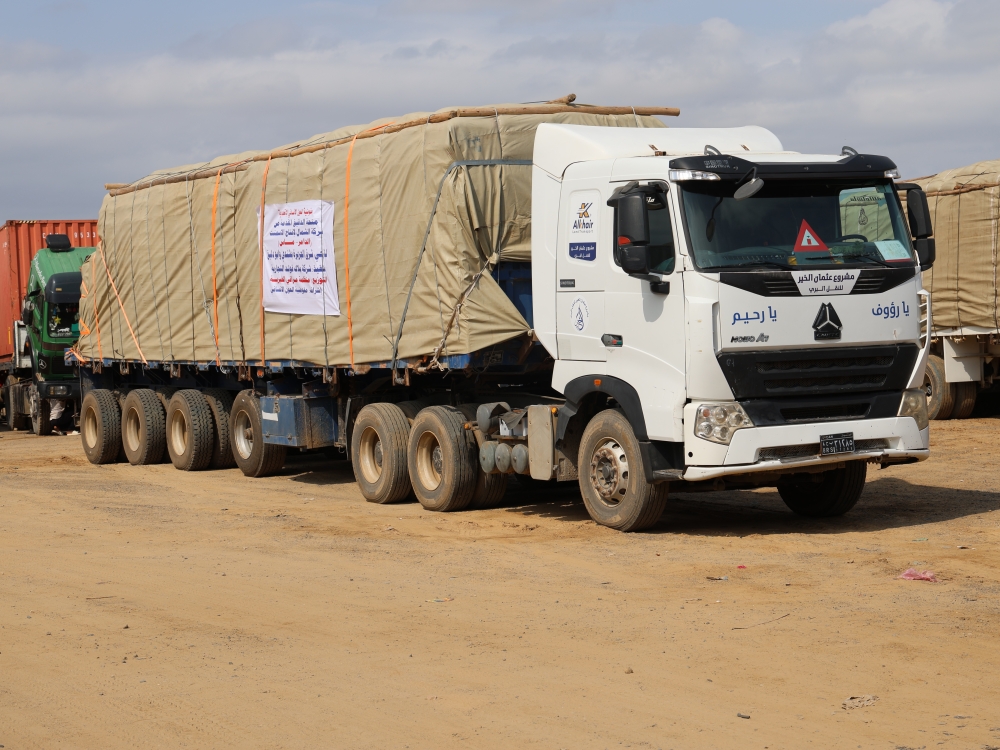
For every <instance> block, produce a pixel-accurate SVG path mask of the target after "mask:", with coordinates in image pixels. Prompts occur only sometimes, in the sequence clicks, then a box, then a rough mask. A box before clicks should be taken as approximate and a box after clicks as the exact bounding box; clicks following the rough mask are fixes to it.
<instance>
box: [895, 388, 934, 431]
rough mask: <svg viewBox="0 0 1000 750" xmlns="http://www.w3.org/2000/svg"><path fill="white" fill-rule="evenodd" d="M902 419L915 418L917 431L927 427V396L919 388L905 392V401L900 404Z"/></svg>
mask: <svg viewBox="0 0 1000 750" xmlns="http://www.w3.org/2000/svg"><path fill="white" fill-rule="evenodd" d="M899 416H900V417H913V418H914V419H915V420H917V429H918V430H923V429H924V428H926V427H927V424H928V423H927V394H926V393H924V392H923V391H922V390H921V389H919V388H911V389H910V390H908V391H903V400H902V402H901V403H900V404H899Z"/></svg>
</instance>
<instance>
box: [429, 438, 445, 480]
mask: <svg viewBox="0 0 1000 750" xmlns="http://www.w3.org/2000/svg"><path fill="white" fill-rule="evenodd" d="M431 464H433V466H434V471H436V472H437V473H438V474H442V473H444V456H442V455H441V446H440V445H435V446H434V450H433V451H431Z"/></svg>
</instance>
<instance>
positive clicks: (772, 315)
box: [732, 305, 778, 325]
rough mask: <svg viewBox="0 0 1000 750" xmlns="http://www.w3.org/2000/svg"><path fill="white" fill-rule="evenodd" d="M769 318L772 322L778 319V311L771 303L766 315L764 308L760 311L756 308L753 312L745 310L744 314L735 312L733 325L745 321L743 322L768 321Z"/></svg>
mask: <svg viewBox="0 0 1000 750" xmlns="http://www.w3.org/2000/svg"><path fill="white" fill-rule="evenodd" d="M768 320H770V321H771V322H772V323H774V322H775V321H777V320H778V311H777V310H775V309H774V308H772V307H771V306H770V305H768V306H767V314H766V315H765V314H764V311H763V310H761V311H759V312H758V311H757V310H754V311H753V312H752V313H749V312H745V313H743V315H742V316H741V315H740V314H739V313H738V312H737V313H733V322H732V325H736V324H737V323H743V324H747V323H766V322H767V321H768Z"/></svg>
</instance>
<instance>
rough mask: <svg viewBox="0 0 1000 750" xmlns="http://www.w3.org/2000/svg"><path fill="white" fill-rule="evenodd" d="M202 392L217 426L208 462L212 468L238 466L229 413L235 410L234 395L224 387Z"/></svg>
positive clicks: (213, 422) (207, 389) (213, 421)
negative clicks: (230, 435)
mask: <svg viewBox="0 0 1000 750" xmlns="http://www.w3.org/2000/svg"><path fill="white" fill-rule="evenodd" d="M202 393H203V394H204V395H205V400H206V401H208V408H210V409H211V410H212V425H213V426H214V428H215V431H214V433H213V438H212V460H211V461H209V462H208V468H210V469H231V468H232V467H234V466H236V459H235V458H233V446H232V443H231V441H230V439H229V415H230V413H232V411H233V396H232V394H231V393H230V392H229V391H227V390H223V389H222V388H206V389H205V390H204V391H202Z"/></svg>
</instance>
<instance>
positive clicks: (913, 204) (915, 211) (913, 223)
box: [906, 188, 934, 240]
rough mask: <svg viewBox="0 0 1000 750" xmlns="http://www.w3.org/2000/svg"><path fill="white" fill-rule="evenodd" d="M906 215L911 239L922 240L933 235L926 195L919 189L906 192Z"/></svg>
mask: <svg viewBox="0 0 1000 750" xmlns="http://www.w3.org/2000/svg"><path fill="white" fill-rule="evenodd" d="M906 213H907V216H908V218H909V220H910V234H911V235H913V237H915V238H916V239H918V240H922V239H926V238H927V237H930V236H931V235H932V234H934V229H933V227H932V226H931V210H930V207H929V206H928V205H927V194H926V193H925V192H924V191H923V190H921V189H920V188H911V189H909V190H907V191H906Z"/></svg>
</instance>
